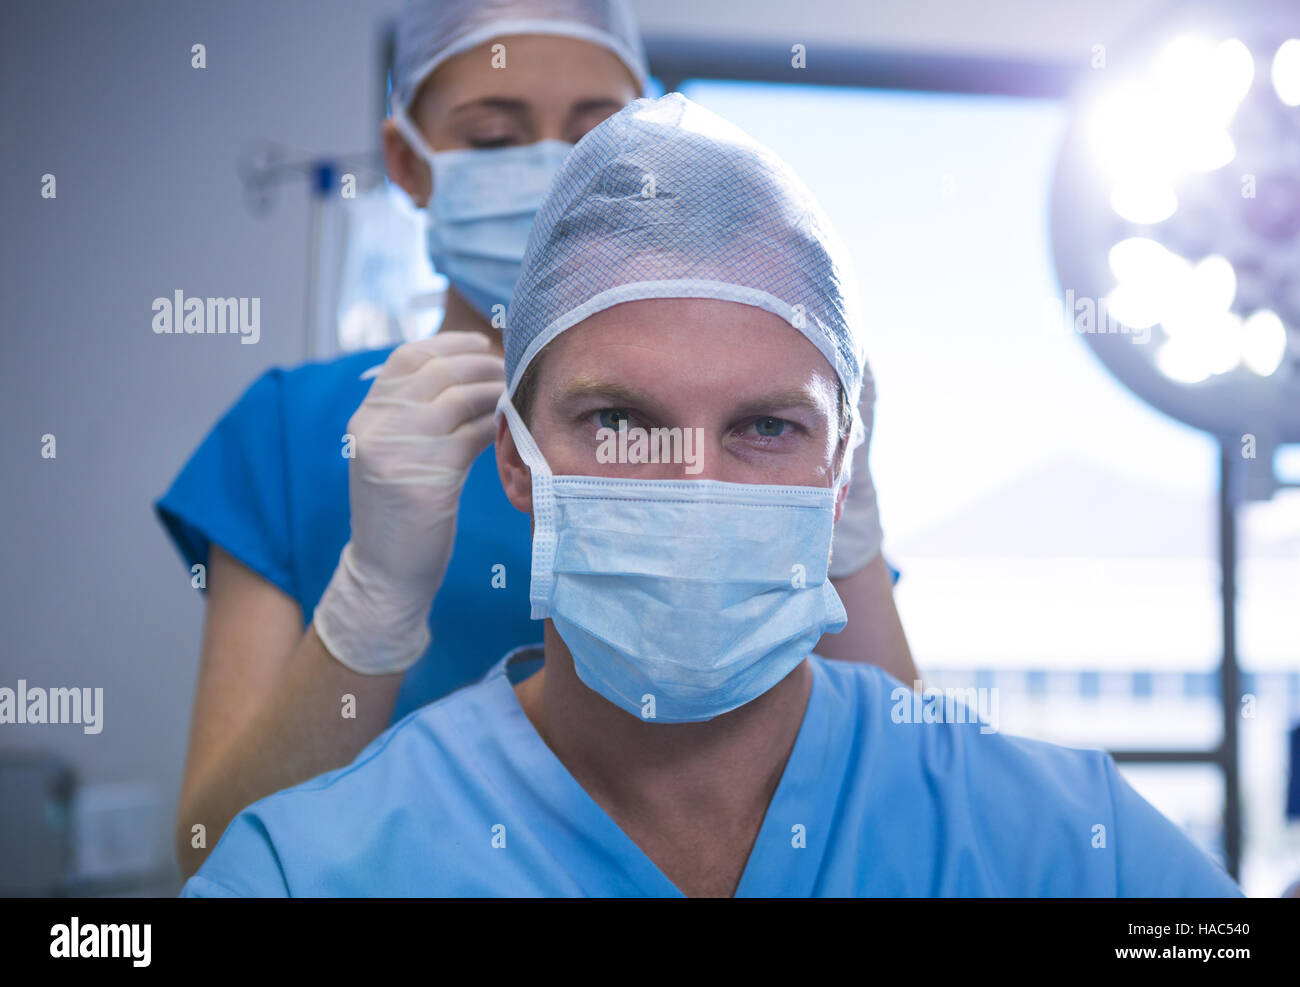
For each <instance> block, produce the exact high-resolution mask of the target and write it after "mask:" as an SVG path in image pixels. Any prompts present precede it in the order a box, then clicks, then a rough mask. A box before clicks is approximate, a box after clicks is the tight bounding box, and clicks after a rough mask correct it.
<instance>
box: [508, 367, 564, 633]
mask: <svg viewBox="0 0 1300 987" xmlns="http://www.w3.org/2000/svg"><path fill="white" fill-rule="evenodd" d="M496 413H497V414H498V415H505V416H506V422H507V423H508V424H509V425H510V436H511V438H513V439H514V442H515V448H516V449H518V450H519V455H520V456H521V457H522V458H523V461H524V462H525V463H527V464H528V468H529V469H530V470H531V471H532V474H533V571H532V581H531V583H530V584H529V590H528V599H529V602H530V603H531V604H532V619H533V620H543V619H545V618H547V617H549V616H550V615H551V595H552V593H553V592H554V589H555V487H554V482H553V481H554V476H553V474H552V473H551V468H550V467H549V466H548V465H547V464H546V457H544V456H543V455H542V451H541V450H540V449H538V448H537V443H536V442H535V441H533V437H532V435H531V433H529V431H528V426H527V425H525V424H524V421H523V419H522V418H520V417H519V412H518V411H517V410H515V405H514V402H513V401H512V400H511V399H510V392H509V391H502V392H501V397H500V398H499V399H498V400H497V409H496Z"/></svg>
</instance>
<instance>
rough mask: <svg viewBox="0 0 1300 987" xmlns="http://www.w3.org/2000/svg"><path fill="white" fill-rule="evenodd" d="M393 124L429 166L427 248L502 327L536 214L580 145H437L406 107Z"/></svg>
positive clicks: (460, 290)
mask: <svg viewBox="0 0 1300 987" xmlns="http://www.w3.org/2000/svg"><path fill="white" fill-rule="evenodd" d="M393 122H394V123H395V124H396V126H397V128H398V129H399V130H400V131H401V133H402V136H403V137H405V138H406V140H407V143H409V144H410V145H411V148H412V149H413V150H414V151H415V152H416V153H417V154H418V155H419V156H420V157H421V158H423V159H424V161H425V162H427V163H428V165H429V171H430V174H431V176H432V179H433V194H432V196H431V197H430V200H429V203H428V205H427V206H425V207H424V214H425V219H426V227H425V247H426V249H427V251H428V255H429V260H430V262H431V263H432V264H433V267H434V269H435V270H436V271H438V273H439V274H443V275H446V277H447V279H448V280H449V281H450V282H451V284H452V287H454V288H455V289H456V291H457V292H458V293H459V294H460V295H461V296H462V297H463V298H464V299H465V300H466V301H467V302H469V304H470V305H471V306H473V308H474V309H475V311H477V312H478V313H479V314H480V315H482V316H483V318H485V319H487V320H488V321H489V322H490V323H492V324H493V325H495V326H497V327H498V328H500V327H501V325H502V321H501V320H502V319H503V318H504V316H505V309H506V306H507V305H508V304H509V302H510V295H511V294H512V293H513V292H514V290H515V283H516V282H517V281H518V280H519V269H520V265H521V263H522V262H523V258H524V247H525V246H526V244H527V243H528V233H529V231H530V230H531V229H532V226H533V219H534V217H535V216H536V215H537V210H538V208H539V207H540V206H541V204H542V200H543V199H544V198H545V197H546V193H547V190H549V189H550V187H551V182H552V181H553V180H554V178H555V176H556V174H557V173H558V172H559V170H560V166H561V165H562V164H563V163H564V159H565V158H567V157H568V155H569V152H570V151H571V150H572V149H573V145H572V144H567V143H565V142H564V141H557V140H544V141H537V142H536V143H533V144H523V145H518V146H513V147H499V148H484V149H476V148H458V149H455V150H450V151H434V150H432V149H431V148H430V147H429V146H428V144H427V143H426V142H425V141H424V139H423V138H422V137H421V136H420V134H419V133H418V131H416V129H415V127H414V125H413V124H412V123H411V120H410V118H409V117H408V116H407V115H406V114H405V113H404V112H402V111H400V110H397V111H394V113H393Z"/></svg>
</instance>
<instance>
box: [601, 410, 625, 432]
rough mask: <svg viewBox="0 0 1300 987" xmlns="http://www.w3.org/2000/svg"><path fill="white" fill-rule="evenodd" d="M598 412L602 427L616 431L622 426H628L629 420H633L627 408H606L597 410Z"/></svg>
mask: <svg viewBox="0 0 1300 987" xmlns="http://www.w3.org/2000/svg"><path fill="white" fill-rule="evenodd" d="M597 414H598V415H600V427H601V428H612V429H613V430H614V431H615V432H617V431H618V430H619V428H620V427H626V426H627V425H628V422H630V421H631V416H630V415H629V414H628V413H627V409H626V408H605V409H603V410H601V411H599V412H597Z"/></svg>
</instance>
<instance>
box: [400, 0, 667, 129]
mask: <svg viewBox="0 0 1300 987" xmlns="http://www.w3.org/2000/svg"><path fill="white" fill-rule="evenodd" d="M508 34H558V35H561V36H563V37H566V38H577V39H578V40H580V41H590V42H591V43H592V44H597V45H600V46H601V47H603V48H607V49H609V50H610V51H612V52H613V53H614V54H615V55H617V56H618V57H619V59H621V60H622V62H623V64H624V65H626V66H627V68H628V71H629V72H631V73H632V76H633V78H635V79H636V83H637V87H638V89H639V90H640V91H641V92H645V88H646V79H647V78H648V76H649V73H648V72H647V70H646V59H645V49H644V48H643V47H642V44H641V35H640V32H638V31H637V26H636V20H635V19H634V18H633V16H632V11H631V10H630V9H629V8H628V6H627V3H626V0H408V2H407V4H406V7H405V9H404V10H403V11H402V13H401V16H400V17H399V18H398V21H397V31H396V41H395V50H394V52H393V100H394V101H395V104H396V105H397V106H400V107H401V108H402V109H403V110H409V109H410V106H411V100H412V99H413V98H414V97H415V93H416V91H417V90H419V88H420V84H421V83H422V82H424V80H425V79H427V78H428V77H429V74H430V73H431V72H432V71H433V70H434V69H436V68H437V67H438V66H439V65H441V64H442V63H443V62H445V61H446V60H447V59H449V58H451V57H452V56H453V55H459V54H460V53H461V52H463V51H468V50H469V49H471V48H474V47H476V46H477V45H481V44H482V43H483V42H485V41H488V40H490V39H492V38H500V37H504V36H505V35H508Z"/></svg>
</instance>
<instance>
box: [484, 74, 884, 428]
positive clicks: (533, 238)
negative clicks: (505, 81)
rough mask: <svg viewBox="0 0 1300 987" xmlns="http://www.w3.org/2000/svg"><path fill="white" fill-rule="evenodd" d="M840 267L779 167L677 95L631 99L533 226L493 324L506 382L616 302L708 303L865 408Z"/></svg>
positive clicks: (574, 161) (817, 216) (848, 292)
mask: <svg viewBox="0 0 1300 987" xmlns="http://www.w3.org/2000/svg"><path fill="white" fill-rule="evenodd" d="M855 295H856V290H855V287H854V281H853V275H852V268H851V265H850V260H849V257H848V255H847V252H846V251H845V249H844V247H843V245H842V243H841V242H840V240H839V237H838V236H836V234H835V232H834V230H833V229H832V228H831V226H830V223H829V221H828V220H827V218H826V216H825V214H824V213H823V212H822V210H821V207H820V206H819V205H818V204H817V202H816V200H814V199H813V197H812V193H810V192H809V191H808V189H807V187H806V186H805V185H804V183H803V182H802V181H801V180H800V179H799V177H798V176H797V175H795V173H794V172H793V171H792V170H791V169H790V167H789V166H788V165H786V164H785V162H783V161H782V160H781V159H780V158H778V157H777V156H776V155H775V154H773V153H772V152H771V151H770V150H768V149H767V148H765V147H763V146H762V145H761V144H759V143H757V142H756V141H754V140H753V139H752V138H750V137H749V136H748V135H747V134H745V133H744V132H743V131H741V130H739V129H738V128H736V127H734V126H733V125H731V124H729V123H727V121H725V120H723V119H722V118H721V117H719V116H717V115H715V114H713V113H710V112H709V111H708V110H706V109H704V108H703V107H701V106H699V105H698V104H696V103H692V102H691V101H690V100H689V99H687V98H686V97H685V96H683V95H681V93H669V94H668V95H666V96H663V97H661V98H659V99H638V100H636V101H635V102H633V103H630V104H628V106H626V107H625V108H624V109H623V110H621V111H620V112H618V113H617V114H615V115H614V116H612V117H609V118H608V119H606V120H605V121H604V122H603V123H601V124H600V125H599V126H597V127H595V128H593V129H592V130H591V131H590V132H588V133H587V135H586V136H585V137H583V138H582V140H580V141H579V142H578V143H577V145H576V146H575V147H574V149H573V152H572V153H571V154H570V155H569V157H568V159H567V160H566V161H565V163H564V166H563V168H561V170H560V172H559V174H558V175H557V176H556V178H555V182H554V184H552V186H551V190H550V192H549V193H548V195H547V197H546V199H545V201H544V202H543V203H542V207H541V209H540V211H539V212H538V214H537V218H536V220H534V222H533V229H532V233H531V234H530V235H529V238H528V246H527V249H526V250H525V252H524V260H523V268H522V271H521V273H520V277H519V281H518V283H517V284H516V286H515V292H514V295H513V297H512V298H511V300H510V307H509V310H508V311H507V313H506V325H505V330H504V336H505V347H506V379H507V380H508V381H509V393H510V394H511V395H512V396H513V395H514V393H515V389H516V388H517V387H518V386H519V380H520V378H521V377H522V376H523V372H524V370H525V369H527V367H528V365H529V364H530V363H531V362H532V361H533V359H534V358H535V357H536V356H537V354H538V353H539V352H541V350H542V348H543V347H544V346H545V345H546V344H547V343H549V342H550V341H551V340H552V339H554V338H555V337H556V336H558V335H559V334H560V333H561V332H563V331H564V330H565V329H568V328H570V327H572V326H574V325H577V324H578V323H579V322H581V321H582V320H584V319H586V318H588V317H589V316H591V315H594V314H595V313H596V312H600V311H602V310H604V309H607V308H610V307H611V306H614V305H618V304H620V303H621V302H628V301H633V300H636V299H643V298H716V299H722V300H724V301H734V302H741V303H743V304H746V305H753V306H755V307H757V308H761V309H765V310H766V311H768V312H772V313H773V314H775V315H778V316H780V317H781V318H782V319H784V320H786V321H787V322H789V323H790V325H791V326H793V327H794V328H796V329H798V330H799V331H800V332H802V333H803V334H804V335H805V336H806V337H807V338H808V339H809V340H811V341H812V343H813V344H814V345H815V346H816V347H817V348H818V349H819V350H820V351H821V352H822V355H823V356H825V357H826V360H827V362H828V363H829V364H830V365H831V366H832V367H834V368H835V372H836V373H837V374H838V375H839V378H840V382H841V383H842V384H843V385H844V391H845V394H846V396H847V397H848V399H849V403H850V405H851V407H852V408H853V409H854V413H853V418H854V436H853V437H852V438H851V439H850V448H852V447H853V446H856V445H858V444H859V443H860V442H862V441H863V440H864V439H865V437H866V436H865V434H864V430H863V425H862V422H861V419H860V418H859V416H858V412H857V408H858V402H859V398H860V397H861V396H862V393H863V389H864V388H866V389H867V394H868V405H869V404H870V398H871V397H872V396H874V389H873V387H872V382H871V373H870V370H869V369H868V367H867V364H866V355H865V348H864V346H863V338H862V332H863V328H862V324H861V321H860V316H859V314H858V310H857V303H856V300H855Z"/></svg>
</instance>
